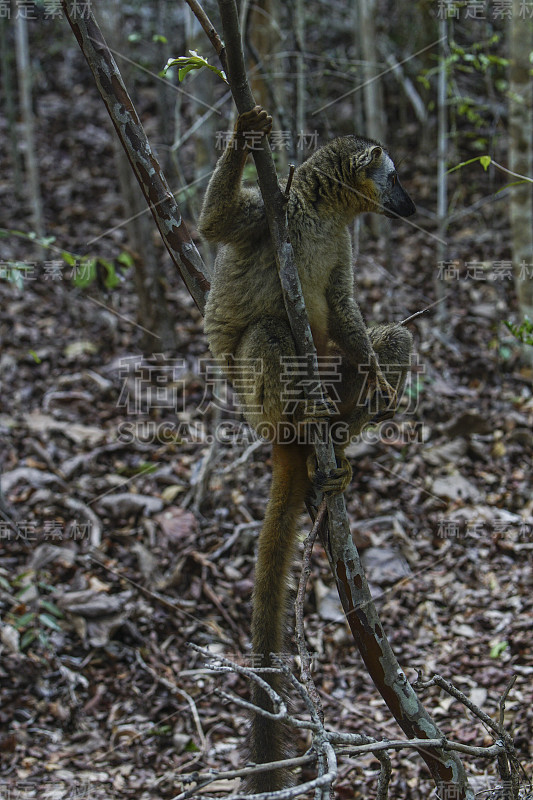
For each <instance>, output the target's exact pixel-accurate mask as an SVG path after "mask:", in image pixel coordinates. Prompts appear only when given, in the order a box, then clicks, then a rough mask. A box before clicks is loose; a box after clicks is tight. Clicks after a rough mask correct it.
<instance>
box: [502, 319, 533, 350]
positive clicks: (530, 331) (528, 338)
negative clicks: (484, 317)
mask: <svg viewBox="0 0 533 800" xmlns="http://www.w3.org/2000/svg"><path fill="white" fill-rule="evenodd" d="M505 326H506V327H507V328H508V329H509V330H510V331H511V333H512V334H513V336H514V337H515V339H518V341H519V342H522V344H531V345H533V322H532V321H531V320H530V319H529V317H524V319H523V320H522V322H521V323H520V325H515V324H514V323H513V322H509V321H508V320H505Z"/></svg>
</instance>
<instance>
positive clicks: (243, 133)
mask: <svg viewBox="0 0 533 800" xmlns="http://www.w3.org/2000/svg"><path fill="white" fill-rule="evenodd" d="M271 130H272V117H271V116H270V114H268V113H267V112H266V111H265V109H264V108H262V107H261V106H254V107H253V108H252V109H251V110H250V111H245V112H244V113H243V114H239V117H238V119H237V123H236V125H235V133H236V134H237V136H239V138H240V139H242V143H243V145H244V146H245V147H247V148H248V149H250V150H256V149H257V148H258V147H259V146H260V144H261V140H262V138H263V136H268V134H269V133H270V131H271Z"/></svg>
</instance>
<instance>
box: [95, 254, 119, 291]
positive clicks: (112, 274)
mask: <svg viewBox="0 0 533 800" xmlns="http://www.w3.org/2000/svg"><path fill="white" fill-rule="evenodd" d="M98 265H99V266H101V267H104V269H105V271H106V275H105V277H104V283H105V285H106V288H107V289H114V288H115V287H116V286H118V285H119V284H120V278H119V277H118V275H117V273H116V270H115V267H114V265H113V264H112V263H111V261H107V259H105V258H99V259H98Z"/></svg>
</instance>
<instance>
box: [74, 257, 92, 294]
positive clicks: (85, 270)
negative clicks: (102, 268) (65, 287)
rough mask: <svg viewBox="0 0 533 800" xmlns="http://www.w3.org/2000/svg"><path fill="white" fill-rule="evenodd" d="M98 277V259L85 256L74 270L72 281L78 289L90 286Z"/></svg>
mask: <svg viewBox="0 0 533 800" xmlns="http://www.w3.org/2000/svg"><path fill="white" fill-rule="evenodd" d="M95 278H96V259H95V258H84V259H83V260H82V261H81V262H80V263H79V265H78V266H77V267H76V268H75V269H74V270H73V271H72V283H73V284H74V286H77V287H78V289H85V288H86V287H87V286H90V285H91V283H92V282H93V281H94V280H95Z"/></svg>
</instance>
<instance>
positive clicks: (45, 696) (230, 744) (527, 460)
mask: <svg viewBox="0 0 533 800" xmlns="http://www.w3.org/2000/svg"><path fill="white" fill-rule="evenodd" d="M76 63H77V62H76ZM78 68H79V67H78ZM60 76H61V73H60V71H59V70H58V77H57V81H58V82H59V85H52V86H48V87H46V86H45V87H41V91H40V96H39V101H38V107H37V115H38V125H39V131H40V135H39V141H38V155H39V162H40V168H41V182H42V190H43V196H44V198H45V212H46V230H47V233H50V234H51V235H53V236H55V237H56V241H55V245H57V246H59V247H60V248H64V249H66V250H71V251H73V252H80V248H81V247H82V245H83V243H85V242H89V241H91V240H92V239H93V238H95V237H99V236H101V235H102V234H103V233H104V232H105V231H108V230H109V229H110V228H112V227H113V226H115V225H117V226H120V225H121V223H122V221H123V213H122V210H121V201H120V197H119V194H118V189H117V185H116V181H115V179H114V175H115V171H114V167H113V161H112V141H111V133H110V130H109V125H108V123H107V121H106V119H105V113H104V111H103V110H102V109H101V107H100V101H99V99H98V98H97V97H96V92H93V91H91V92H89V91H85V92H84V91H81V90H80V91H76V87H74V90H73V89H72V85H71V84H70V83H69V81H68V80H67V79H66V78H65V81H64V83H63V85H62V86H61V84H60ZM87 85H89V84H87ZM67 86H68V90H67V89H66V88H65V87H67ZM73 91H74V94H72V92H73ZM72 97H74V101H73V100H72ZM65 119H68V126H67V125H65ZM3 124H4V123H2V125H3ZM1 133H2V135H4V134H5V130H2V131H1ZM404 155H406V158H405V161H406V162H407V163H409V164H410V175H409V179H407V180H406V181H405V184H406V187H407V188H408V190H409V192H410V193H411V195H412V196H413V198H414V199H415V201H416V202H417V205H418V206H419V214H418V216H417V217H416V218H415V219H416V225H417V226H418V227H416V228H415V227H413V226H411V225H410V224H408V223H400V224H396V223H392V224H391V223H386V225H387V227H388V229H389V237H390V245H389V247H388V248H385V247H384V245H383V242H382V240H380V241H379V242H378V243H376V242H375V241H374V240H373V238H372V237H371V235H370V234H369V233H368V232H366V233H365V235H364V237H363V238H362V242H363V243H362V245H361V255H360V256H359V258H358V267H357V275H358V286H359V293H358V298H359V302H360V304H361V307H362V309H363V311H364V315H365V317H366V319H367V321H369V322H381V321H389V320H392V319H394V320H401V319H404V318H406V317H408V316H409V315H411V314H414V313H415V312H417V311H419V310H421V309H423V308H425V307H427V306H428V305H430V304H431V303H432V302H433V301H434V299H435V294H434V292H435V288H434V277H435V274H436V272H437V270H438V268H439V264H438V262H437V257H436V254H435V253H436V242H435V232H436V231H435V224H434V220H433V218H432V216H431V214H430V213H429V211H427V209H428V208H430V207H433V205H434V202H433V200H434V191H435V185H434V179H433V171H434V170H433V165H432V163H431V162H430V160H429V159H428V158H426V157H424V155H423V154H419V155H418V157H417V159H416V160H415V161H414V162H413V160H412V159H411V158H410V156H409V153H407V154H404ZM428 167H429V168H428ZM428 175H429V177H428ZM479 196H480V193H479V192H478V191H477V190H476V188H475V187H474V186H471V187H469V194H465V195H464V196H463V197H462V200H461V201H462V202H463V203H464V205H468V204H470V203H473V202H475V201H476V200H477V199H479ZM0 206H1V207H2V209H3V217H2V222H1V224H2V226H3V227H4V228H11V229H16V230H26V231H27V230H31V221H30V218H29V215H28V211H27V208H26V206H25V204H24V203H23V202H22V200H20V199H19V198H17V196H16V195H15V194H14V192H13V178H12V171H11V167H10V165H9V163H8V160H7V153H6V152H5V151H4V152H2V153H0ZM501 206H502V201H501V199H496V200H495V201H494V202H493V203H487V204H484V205H480V206H479V207H478V209H477V210H476V211H475V212H474V213H472V214H470V215H468V216H464V217H462V216H459V217H458V218H457V219H456V220H455V222H454V223H453V225H452V226H451V228H450V231H449V241H448V249H447V252H448V254H449V255H448V256H447V257H448V258H449V264H448V270H447V275H446V280H445V287H446V293H447V300H446V309H445V322H444V324H443V325H441V326H439V325H438V324H437V321H436V310H435V309H431V310H430V311H429V312H428V313H427V314H424V315H421V316H418V317H416V318H415V319H413V320H412V322H411V323H409V328H410V329H411V330H412V332H413V335H414V338H415V350H416V353H417V360H416V362H415V364H414V367H413V372H412V378H411V380H410V382H409V384H408V387H407V392H406V394H405V396H404V398H403V400H402V405H401V409H400V412H399V414H398V416H397V418H396V419H395V421H394V423H392V424H388V425H386V426H385V427H383V428H381V429H373V430H370V431H368V432H366V434H364V435H363V436H362V437H360V439H359V440H358V441H357V442H355V443H354V444H352V445H351V446H350V448H349V455H350V459H351V462H352V466H353V471H354V479H353V482H352V484H351V486H350V487H349V489H348V491H347V496H346V499H347V505H348V509H349V514H350V520H351V524H352V530H353V534H354V537H355V541H356V544H357V545H358V546H359V547H360V549H361V551H362V553H363V557H364V562H365V567H366V570H367V574H368V578H369V582H370V584H371V586H372V590H373V593H374V596H375V598H376V602H377V605H378V609H379V613H380V615H381V619H382V621H383V625H384V628H385V631H386V633H387V635H388V636H389V639H390V641H391V644H392V646H393V648H394V650H395V653H396V655H397V657H398V659H399V661H400V663H401V665H402V667H403V668H404V669H405V671H406V673H407V675H408V677H409V678H410V679H413V680H414V679H415V678H416V671H417V670H422V671H423V674H424V676H427V677H430V676H431V675H432V674H434V673H435V672H438V673H440V674H441V675H443V676H444V677H446V678H447V679H449V680H450V681H452V682H453V683H454V684H455V685H456V686H457V687H458V688H459V689H460V690H461V691H463V692H464V693H465V694H466V695H467V696H468V697H469V698H471V699H472V700H473V701H474V702H475V703H476V704H477V705H479V706H481V707H482V708H483V709H484V711H485V712H487V713H488V714H490V715H491V716H493V717H495V716H497V714H498V704H499V700H500V697H501V695H502V692H503V691H504V689H505V687H506V685H507V684H508V682H509V680H510V678H511V676H513V675H516V676H517V680H516V683H515V685H514V687H513V689H512V691H511V693H510V695H509V698H508V700H507V705H506V720H507V727H508V730H509V731H512V732H513V736H514V739H515V744H516V749H517V754H518V756H519V758H520V759H521V760H522V763H523V765H524V767H525V768H526V769H530V768H531V765H532V764H531V757H530V754H529V746H530V742H531V739H532V735H533V707H532V703H531V699H532V691H531V687H532V682H531V679H532V675H533V652H532V637H531V625H532V622H531V620H532V612H533V592H532V570H531V552H532V541H533V537H532V531H533V500H532V496H531V474H532V467H533V465H532V454H533V433H532V422H533V394H532V374H531V371H528V370H527V369H524V368H520V366H519V364H518V362H517V359H516V346H515V343H514V340H513V339H512V337H511V336H510V335H509V333H508V331H507V329H506V328H505V326H504V324H503V323H504V321H505V320H507V319H512V318H513V314H514V312H515V308H516V307H515V298H514V292H513V282H512V280H511V279H510V276H509V265H510V254H509V253H510V250H509V235H508V222H507V219H506V215H505V214H504V213H502V210H501ZM126 244H127V242H126V241H125V238H124V233H123V229H122V228H118V230H117V231H115V232H114V233H113V234H111V235H109V236H107V237H105V238H104V239H103V240H100V241H99V242H98V243H97V245H95V252H97V253H99V254H101V255H103V256H106V257H107V258H111V259H116V258H117V257H118V255H119V254H120V252H121V251H122V248H123V246H124V245H126ZM157 247H158V253H159V255H160V258H161V263H162V264H164V265H165V266H164V274H165V276H166V282H167V296H168V298H169V303H170V305H171V308H172V311H173V314H174V315H175V323H176V329H177V333H178V339H179V346H178V348H177V351H176V352H175V353H166V354H165V355H164V357H163V356H160V357H159V358H158V359H150V358H147V359H145V360H144V362H143V361H142V359H141V355H140V354H141V351H140V349H139V342H140V332H139V329H138V328H137V327H136V325H135V324H134V322H133V320H135V315H136V298H135V294H134V291H133V290H132V278H131V274H130V273H126V275H125V279H124V280H123V281H122V283H121V285H120V286H119V287H118V288H117V289H115V290H114V291H112V292H106V291H105V290H102V288H101V287H98V286H97V285H96V284H93V285H91V286H89V287H88V288H87V289H80V288H77V287H76V286H74V285H73V284H72V282H71V281H70V279H69V274H70V268H68V267H67V266H66V264H64V263H61V262H58V261H57V259H58V255H57V253H55V252H54V251H53V250H52V251H50V253H49V254H47V255H46V256H45V259H46V260H45V261H44V262H43V261H42V260H41V261H40V260H39V256H38V255H36V253H35V250H34V249H33V245H31V243H28V242H26V241H24V240H23V239H20V238H17V237H15V236H11V237H8V238H3V239H0V261H1V262H2V263H4V264H5V262H7V261H12V260H15V259H18V260H20V261H24V262H25V263H26V264H33V265H34V268H32V269H31V270H30V272H29V275H28V280H26V281H25V284H24V287H23V288H17V287H16V286H15V285H13V284H12V283H9V282H7V281H4V280H0V298H1V306H0V337H1V341H2V349H1V353H0V373H1V380H2V393H1V396H0V435H1V436H2V439H3V442H4V444H3V447H2V454H1V464H0V466H1V470H2V488H3V492H4V496H5V504H6V508H7V509H8V511H9V513H10V514H11V515H12V516H13V517H14V518H16V520H17V525H18V528H19V532H20V533H19V534H15V533H14V532H13V531H12V530H11V529H10V527H9V525H8V523H7V522H5V521H4V522H1V521H0V531H1V539H0V552H1V557H0V613H1V621H2V622H1V625H2V627H1V628H0V636H1V644H0V647H1V664H0V681H1V688H0V726H1V727H0V763H1V764H2V770H1V772H0V775H1V777H0V794H1V793H2V791H4V792H6V796H7V792H8V790H9V792H11V794H9V797H19V798H20V797H22V796H24V797H28V798H29V797H41V798H42V797H45V796H46V797H50V798H51V797H52V796H53V797H58V798H60V797H74V796H76V797H78V798H81V797H84V798H86V797H91V798H92V797H94V798H100V797H102V798H103V797H106V798H110V797H135V798H136V800H142V799H143V798H149V797H165V798H167V797H168V798H171V797H174V796H175V795H177V794H178V792H179V788H180V782H181V778H182V776H183V775H184V774H186V773H189V772H192V771H194V770H204V769H207V768H224V769H230V768H232V769H233V768H237V767H238V766H239V765H241V764H242V759H243V756H242V749H241V746H242V743H243V742H244V741H245V739H246V735H247V733H246V732H247V723H246V715H245V712H244V711H243V710H242V709H241V708H239V707H238V706H236V705H235V704H233V703H231V702H229V701H228V700H226V699H223V698H221V697H219V696H218V695H217V694H216V693H215V689H216V688H217V687H219V688H223V689H225V690H227V691H233V692H236V693H238V694H241V695H243V696H245V694H246V691H247V688H246V684H245V683H244V682H242V681H241V679H240V678H238V677H237V676H235V675H220V674H218V675H217V674H214V673H212V672H210V671H209V670H208V669H206V667H205V659H204V658H203V657H202V656H200V655H198V654H197V653H195V652H193V651H191V650H190V649H189V648H188V647H187V643H189V642H193V643H195V644H197V645H200V646H204V647H208V648H209V649H210V651H211V652H212V653H213V654H214V655H220V654H225V655H228V656H230V657H234V658H235V659H236V660H239V659H244V658H245V657H246V654H247V653H248V652H249V623H250V606H251V590H252V585H253V569H254V560H255V557H254V552H255V546H256V540H257V532H258V529H259V526H260V523H261V519H262V517H263V513H264V506H265V501H266V497H267V493H268V486H269V475H270V450H269V446H268V445H267V444H263V443H257V444H253V439H252V437H251V436H249V435H248V434H247V432H246V429H245V428H243V427H242V424H241V422H240V418H239V416H238V413H232V410H231V408H228V407H227V405H228V404H227V403H226V402H223V401H222V399H219V400H218V401H217V400H216V399H215V397H214V395H213V392H212V388H213V386H212V380H211V379H210V376H209V373H208V370H207V367H208V365H207V367H206V363H205V359H208V357H209V354H208V351H207V348H206V342H205V337H204V335H203V332H202V324H201V318H200V315H199V313H198V312H197V311H196V309H195V307H194V306H193V304H192V302H191V300H190V299H189V298H188V296H187V294H186V292H185V291H184V289H183V288H182V286H181V285H180V279H179V277H178V276H177V275H175V274H174V273H173V272H172V270H171V268H170V267H169V265H168V263H167V261H166V257H165V254H164V252H163V249H162V247H161V246H160V245H157ZM89 249H90V248H89ZM53 263H56V267H53V266H50V265H51V264H53ZM58 263H59V264H60V266H59V267H57V264H58ZM162 269H163V268H162ZM163 374H165V375H166V376H167V378H168V376H169V375H170V376H171V384H170V388H169V384H168V383H167V387H166V390H165V392H164V393H163V396H161V395H157V380H158V376H161V375H163ZM221 406H224V407H223V408H221ZM217 407H218V408H217ZM221 420H222V422H223V421H224V420H231V425H229V424H228V425H227V426H226V427H225V428H224V431H225V440H224V441H219V442H216V441H213V434H214V432H215V429H217V426H218V430H219V431H220V430H221V427H220V426H221ZM177 425H178V426H179V427H178V428H177V427H176V426H177ZM169 431H170V433H171V435H168V432H169ZM165 437H166V438H165ZM219 438H220V437H219ZM252 444H253V446H252ZM308 528H309V523H308V520H306V519H305V517H302V531H303V532H305V531H306V530H308ZM234 533H236V534H237V535H233V534H234ZM303 536H304V533H302V538H303ZM300 555H301V542H300V545H299V552H298V557H297V558H295V564H296V562H297V561H298V558H299V556H300ZM305 616H306V630H307V636H308V643H309V647H310V650H311V651H312V653H313V656H314V677H315V680H316V683H317V686H318V689H319V692H320V696H321V698H322V702H323V706H324V715H325V719H326V724H327V725H328V726H331V727H333V728H335V729H338V730H342V731H344V732H353V733H356V732H359V733H364V734H367V735H369V736H373V737H376V738H378V739H380V738H384V737H387V738H394V739H396V738H399V736H400V735H401V732H400V731H399V729H398V727H397V725H396V724H395V723H394V722H393V721H392V720H391V716H390V713H389V712H388V710H387V708H386V706H385V705H384V703H383V701H382V700H381V699H380V697H379V696H378V694H377V692H376V690H375V689H374V687H373V685H372V683H371V681H370V679H369V677H368V676H367V675H366V673H365V669H364V667H363V665H362V662H361V659H360V658H359V656H358V654H357V652H356V650H355V648H354V645H353V642H352V640H351V638H350V635H349V633H348V629H347V626H346V623H345V621H344V618H343V614H342V611H341V607H340V603H339V601H338V598H337V595H336V591H335V588H334V584H333V581H332V577H331V574H330V571H329V567H328V563H327V560H326V558H325V555H324V553H323V551H322V549H321V548H320V547H319V546H317V547H316V548H315V550H314V553H313V556H312V572H311V577H310V579H309V584H308V598H307V601H306V608H305ZM421 696H422V700H423V702H424V704H425V706H426V707H427V709H428V710H429V711H430V713H431V714H432V716H433V717H434V718H435V720H436V721H437V723H438V724H439V725H440V726H441V728H442V730H443V731H444V732H445V733H446V734H447V735H449V736H450V738H451V739H454V740H456V741H459V742H463V743H467V744H475V745H488V744H490V743H491V742H492V741H493V739H492V737H491V736H490V734H489V733H487V731H486V730H485V729H484V728H483V726H482V725H481V724H479V723H478V722H477V721H476V720H475V719H474V718H473V716H472V714H471V713H470V712H468V711H466V710H465V709H464V708H463V707H462V706H461V705H460V704H459V703H458V702H457V701H455V700H452V698H450V697H448V696H447V695H446V694H445V693H443V692H442V691H440V690H438V689H436V688H431V689H428V690H426V691H422V692H421ZM307 744H308V743H307V742H306V741H305V737H304V736H303V735H302V736H301V737H300V741H299V742H298V748H299V751H300V752H303V751H304V750H305V748H306V746H307ZM465 761H466V762H467V770H468V773H469V775H470V776H471V781H472V785H473V787H474V788H475V789H476V791H478V792H480V796H481V797H483V796H484V794H483V793H484V792H486V791H487V790H488V789H489V788H491V787H493V786H495V785H497V784H498V778H497V775H496V773H495V769H494V764H492V763H490V762H489V763H487V762H484V761H483V760H481V759H476V758H470V757H465ZM392 764H393V776H392V784H391V791H390V796H391V797H395V798H400V797H401V798H415V799H418V798H426V797H428V796H430V793H431V781H430V780H429V775H428V772H427V770H426V768H425V766H424V765H423V763H422V762H421V760H420V759H419V758H418V757H416V756H415V755H414V754H413V753H412V752H410V751H408V750H404V751H401V752H399V753H396V754H393V755H392ZM377 767H378V762H377V761H376V759H375V757H374V756H372V755H369V756H367V757H365V758H357V759H354V760H353V761H350V760H349V759H348V758H345V757H343V758H341V760H340V767H339V780H338V783H337V786H336V789H337V791H338V796H339V797H350V798H353V797H355V798H359V797H360V798H366V797H369V796H373V794H374V793H375V791H376V780H377V774H378V772H377ZM311 774H312V773H311V771H310V770H307V771H305V773H304V775H303V777H304V778H305V779H309V778H310V777H311ZM529 774H530V773H529ZM236 786H237V782H236V781H225V782H222V783H220V784H214V785H213V786H211V787H209V788H208V790H206V791H208V793H211V794H215V793H219V794H221V795H222V794H227V793H228V792H229V791H230V790H232V789H235V788H236ZM204 793H205V792H204Z"/></svg>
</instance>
